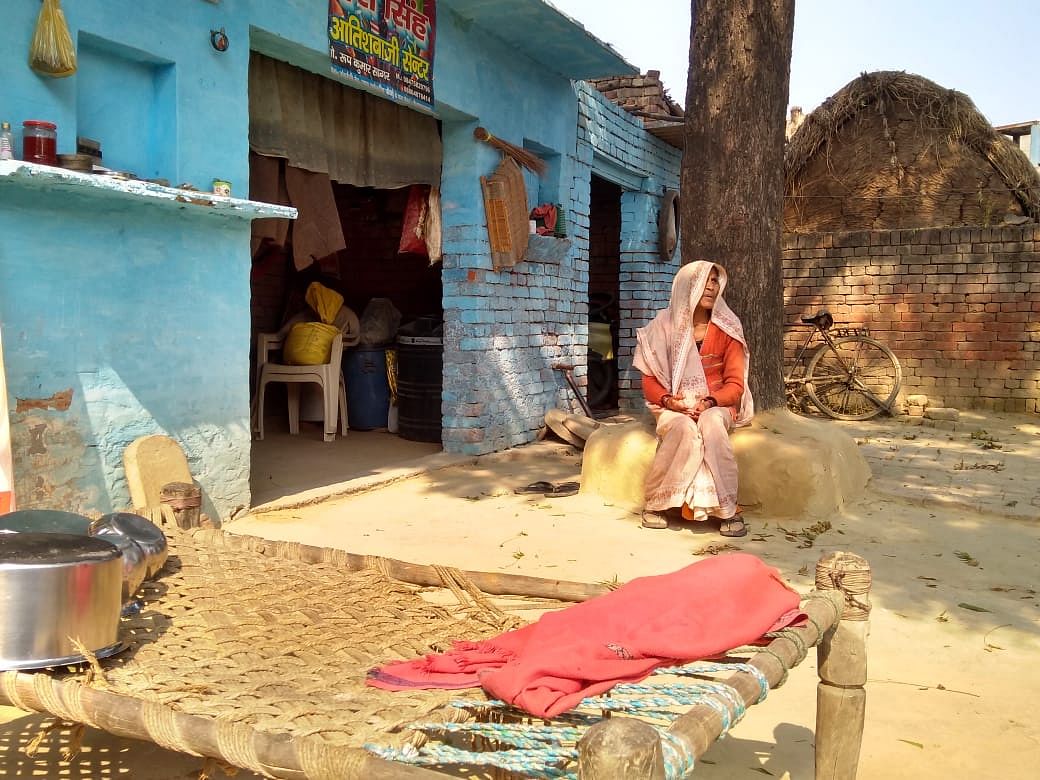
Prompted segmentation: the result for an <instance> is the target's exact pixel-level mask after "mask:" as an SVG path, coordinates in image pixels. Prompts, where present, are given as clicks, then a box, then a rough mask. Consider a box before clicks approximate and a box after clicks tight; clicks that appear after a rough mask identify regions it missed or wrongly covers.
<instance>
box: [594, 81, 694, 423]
mask: <svg viewBox="0 0 1040 780" xmlns="http://www.w3.org/2000/svg"><path fill="white" fill-rule="evenodd" d="M577 152H578V158H579V160H581V161H582V162H583V165H584V166H585V170H584V175H585V177H586V182H585V185H584V190H583V192H584V204H583V205H584V212H583V213H584V215H585V219H584V225H585V231H586V233H585V235H586V242H585V244H584V248H583V249H584V252H585V258H586V260H587V258H588V240H587V239H588V211H589V209H588V194H589V183H588V182H589V180H588V176H589V175H590V174H591V173H592V172H593V171H594V170H595V169H596V166H597V161H604V160H605V161H607V163H608V164H611V165H612V166H616V167H618V168H621V169H623V170H624V171H625V172H627V173H629V174H630V176H631V178H632V179H633V182H632V184H633V185H636V186H638V189H630V188H628V187H626V186H625V185H622V186H623V188H624V190H625V191H624V192H623V193H622V196H621V251H620V265H619V282H620V296H619V318H620V322H619V327H618V342H619V344H618V355H617V359H618V369H619V379H618V391H619V399H620V403H621V406H622V408H629V409H631V408H638V407H642V404H643V400H642V392H641V390H640V385H639V372H638V371H636V370H635V369H633V368H632V357H633V355H634V352H635V343H636V335H635V331H636V328H641V327H642V326H644V325H646V323H648V322H649V321H650V320H651V319H652V318H653V316H654V314H656V313H657V311H658V310H660V309H662V308H664V307H665V306H667V305H668V296H669V293H670V291H671V285H672V278H673V277H674V276H675V272H676V271H677V270H678V268H679V257H680V252H679V250H678V249H677V250H676V252H675V255H674V256H673V259H672V261H671V262H666V261H663V260H661V259H660V257H659V255H658V250H657V218H658V214H659V211H660V207H661V201H662V195H663V193H664V191H665V190H666V189H671V190H678V189H679V166H680V162H681V160H682V153H681V152H680V151H679V150H678V149H676V148H674V147H672V146H670V145H668V144H666V143H665V142H664V141H661V140H659V139H658V138H655V137H654V136H652V135H650V134H649V133H648V132H646V130H645V129H644V128H643V124H642V121H641V120H640V119H639V118H638V117H635V116H632V115H631V114H629V113H628V112H627V111H625V110H624V109H622V108H621V107H619V106H617V105H615V104H614V103H612V102H611V101H609V100H607V99H606V98H605V97H603V95H601V94H600V93H599V92H598V91H597V90H596V89H595V88H594V87H592V86H591V85H589V84H586V83H584V82H582V83H579V84H578V150H577ZM630 186H632V185H630ZM578 189H579V188H578V187H577V184H576V186H575V190H578ZM586 274H587V262H586ZM587 282H588V279H587V276H586V285H587Z"/></svg>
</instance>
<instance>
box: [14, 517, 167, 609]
mask: <svg viewBox="0 0 1040 780" xmlns="http://www.w3.org/2000/svg"><path fill="white" fill-rule="evenodd" d="M107 517H113V515H107ZM104 519H105V518H101V519H100V520H98V521H95V522H93V523H92V522H91V521H90V518H87V517H84V516H83V515H79V514H76V513H75V512H62V511H60V510H57V509H22V510H19V511H17V512H11V513H9V514H6V515H2V516H0V534H3V533H49V534H50V533H59V534H62V533H64V534H73V535H75V536H93V535H95V533H96V532H97V531H100V533H97V535H99V536H104V537H105V538H106V541H108V542H111V543H112V544H114V545H115V546H116V547H118V548H119V550H120V551H122V553H123V557H122V564H121V565H122V568H123V601H124V602H127V601H130V600H131V599H132V598H133V596H134V594H135V593H136V592H137V589H138V588H139V587H141V583H142V582H144V578H145V575H146V573H147V570H148V561H147V560H146V553H145V550H143V549H142V548H141V546H140V545H138V544H137V542H136V541H135V540H134V539H133V538H131V537H130V536H127V535H126V534H125V533H123V532H122V531H121V530H119V528H122V527H124V525H125V524H121V525H120V526H119V527H117V526H115V525H112V524H108V523H103V522H101V521H103V520H104ZM141 520H142V521H143V522H145V523H148V521H147V520H145V519H144V518H143V517H142V518H141ZM148 525H151V523H148ZM153 527H154V526H153ZM155 530H156V532H158V533H159V534H160V535H162V532H161V531H159V529H158V528H156V529H155ZM146 536H147V534H146ZM165 541H166V540H165V538H163V543H164V544H165ZM164 560H165V557H164Z"/></svg>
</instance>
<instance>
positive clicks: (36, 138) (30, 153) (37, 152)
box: [22, 119, 58, 165]
mask: <svg viewBox="0 0 1040 780" xmlns="http://www.w3.org/2000/svg"><path fill="white" fill-rule="evenodd" d="M22 159H23V160H25V162H31V163H39V164H40V165H57V164H58V126H57V125H56V124H54V123H53V122H43V121H41V120H39V119H26V120H25V121H24V122H22Z"/></svg>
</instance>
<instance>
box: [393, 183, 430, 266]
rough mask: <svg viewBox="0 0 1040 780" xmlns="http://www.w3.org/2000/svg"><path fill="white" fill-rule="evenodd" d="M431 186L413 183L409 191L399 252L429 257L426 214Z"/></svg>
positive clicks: (400, 253)
mask: <svg viewBox="0 0 1040 780" xmlns="http://www.w3.org/2000/svg"><path fill="white" fill-rule="evenodd" d="M429 195H430V187H429V185H428V184H413V185H412V188H411V190H409V192H408V205H407V206H405V209H404V224H403V225H402V226H401V243H400V245H399V246H398V247H397V254H399V255H403V254H416V255H422V256H423V257H427V256H428V254H427V251H426V214H427V211H428V209H429Z"/></svg>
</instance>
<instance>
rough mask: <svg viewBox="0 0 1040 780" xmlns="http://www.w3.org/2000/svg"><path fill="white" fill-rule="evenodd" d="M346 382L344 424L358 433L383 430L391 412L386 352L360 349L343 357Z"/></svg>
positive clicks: (372, 348) (379, 348)
mask: <svg viewBox="0 0 1040 780" xmlns="http://www.w3.org/2000/svg"><path fill="white" fill-rule="evenodd" d="M344 362H345V365H344V368H343V372H344V376H345V378H346V381H347V422H348V423H350V427H351V428H353V429H354V430H358V431H370V430H373V429H374V428H385V427H386V422H387V415H388V414H389V412H390V384H389V382H387V380H386V349H385V348H383V347H360V348H355V349H351V350H350V351H348V352H347V354H346V355H345V356H344Z"/></svg>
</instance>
